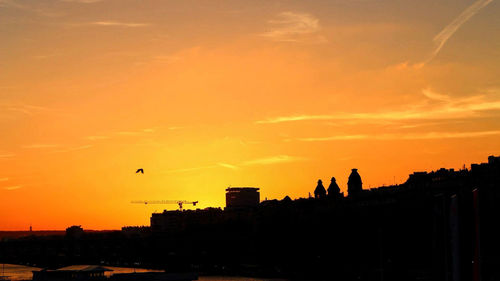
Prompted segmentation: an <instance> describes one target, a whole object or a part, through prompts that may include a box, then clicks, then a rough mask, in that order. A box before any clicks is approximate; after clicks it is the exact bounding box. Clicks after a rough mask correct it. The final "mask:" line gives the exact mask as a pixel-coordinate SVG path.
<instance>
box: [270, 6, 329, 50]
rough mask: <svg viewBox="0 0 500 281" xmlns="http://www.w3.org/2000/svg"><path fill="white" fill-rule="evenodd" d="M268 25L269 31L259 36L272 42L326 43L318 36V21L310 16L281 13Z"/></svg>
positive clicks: (319, 27)
mask: <svg viewBox="0 0 500 281" xmlns="http://www.w3.org/2000/svg"><path fill="white" fill-rule="evenodd" d="M268 23H269V24H270V26H271V27H270V29H269V31H267V32H264V33H262V34H261V36H264V37H267V38H269V39H271V40H273V41H282V42H299V41H300V42H304V41H308V42H313V43H319V42H324V41H326V39H325V38H324V37H322V36H319V35H318V32H319V30H320V29H321V26H320V24H319V20H318V19H317V18H316V17H314V16H313V15H311V14H306V13H296V12H282V13H279V14H278V15H277V17H276V18H275V19H273V20H269V21H268ZM311 35H314V36H313V37H311Z"/></svg>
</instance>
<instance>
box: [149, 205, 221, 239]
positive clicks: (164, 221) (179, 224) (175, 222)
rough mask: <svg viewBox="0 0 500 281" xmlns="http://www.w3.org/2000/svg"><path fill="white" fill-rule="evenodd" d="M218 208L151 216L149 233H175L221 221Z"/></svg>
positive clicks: (164, 212)
mask: <svg viewBox="0 0 500 281" xmlns="http://www.w3.org/2000/svg"><path fill="white" fill-rule="evenodd" d="M221 216H222V210H221V209H220V208H206V209H203V210H200V209H197V210H184V211H167V210H165V211H163V212H162V213H153V214H152V215H151V228H150V229H151V231H152V232H154V233H159V232H161V233H175V232H179V231H184V230H186V229H189V228H190V227H191V228H192V227H203V226H204V225H209V224H214V223H217V222H219V221H220V220H221Z"/></svg>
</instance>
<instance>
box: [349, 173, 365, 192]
mask: <svg viewBox="0 0 500 281" xmlns="http://www.w3.org/2000/svg"><path fill="white" fill-rule="evenodd" d="M362 190H363V182H362V181H361V176H360V175H359V174H358V169H352V171H351V175H350V176H349V180H348V181H347V192H348V193H349V196H353V195H356V194H358V193H360V192H361V191H362Z"/></svg>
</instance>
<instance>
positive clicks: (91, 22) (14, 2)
mask: <svg viewBox="0 0 500 281" xmlns="http://www.w3.org/2000/svg"><path fill="white" fill-rule="evenodd" d="M327 2H328V3H327ZM327 2H324V1H317V0H314V1H307V2H304V1H286V2H284V1H277V0H272V1H247V0H236V1H216V2H214V3H205V2H203V1H194V0H193V1H180V2H179V3H178V2H175V3H174V2H165V1H159V0H147V1H137V0H93V1H89V0H40V1H36V3H27V2H26V1H20V0H0V35H1V38H2V44H0V132H1V133H0V217H1V218H0V230H27V229H29V226H30V225H32V226H33V230H63V229H65V228H66V227H68V226H71V225H82V227H83V228H84V229H94V230H103V229H120V228H121V227H122V226H132V225H149V218H150V215H151V213H152V212H154V211H162V210H163V209H168V210H173V209H176V208H177V206H176V205H165V206H162V205H148V206H144V205H140V204H131V203H130V201H132V200H193V201H199V202H200V203H199V204H198V205H197V207H198V208H206V207H224V205H225V197H224V195H225V188H227V187H228V186H255V187H259V188H260V192H261V199H262V200H264V199H265V198H268V199H282V198H283V197H285V196H286V195H288V196H290V197H291V198H300V197H307V196H308V193H309V192H311V193H312V192H313V190H314V188H315V186H316V181H317V180H318V179H322V180H323V182H325V183H329V179H330V178H331V177H332V176H334V177H335V178H336V179H337V182H338V184H339V186H340V188H341V191H342V192H344V193H346V190H347V186H346V183H347V178H348V176H349V174H350V171H351V169H352V168H357V169H358V170H359V173H360V175H361V178H362V180H363V188H365V189H368V188H370V187H371V188H373V187H378V186H382V185H391V184H394V183H403V182H404V181H405V180H406V179H407V177H408V175H409V174H411V173H413V172H414V171H431V170H436V169H439V168H442V167H444V168H455V169H460V168H462V167H463V166H464V165H465V166H467V167H468V166H470V164H471V163H481V162H486V161H487V157H488V156H489V155H500V145H499V143H500V122H498V120H499V119H498V118H499V117H500V78H499V77H500V75H499V74H500V56H499V55H498V50H499V48H498V46H499V44H500V36H498V35H499V30H500V28H499V26H498V24H499V22H498V20H497V16H498V14H499V12H500V4H499V3H498V2H496V1H489V0H476V1H462V0H460V1H454V2H453V4H450V3H445V2H442V3H435V2H431V1H427V0H426V1H418V3H415V2H414V1H403V2H401V1H399V2H398V1H387V2H384V3H379V2H376V1H361V2H350V1H341V0H336V1H327ZM431 4H432V5H431ZM138 168H143V169H144V174H136V173H135V171H136V169H138ZM185 207H187V208H192V207H190V206H185Z"/></svg>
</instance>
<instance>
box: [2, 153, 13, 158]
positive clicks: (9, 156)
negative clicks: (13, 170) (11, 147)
mask: <svg viewBox="0 0 500 281" xmlns="http://www.w3.org/2000/svg"><path fill="white" fill-rule="evenodd" d="M14 156H15V155H14V154H0V159H3V158H11V157H14Z"/></svg>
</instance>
